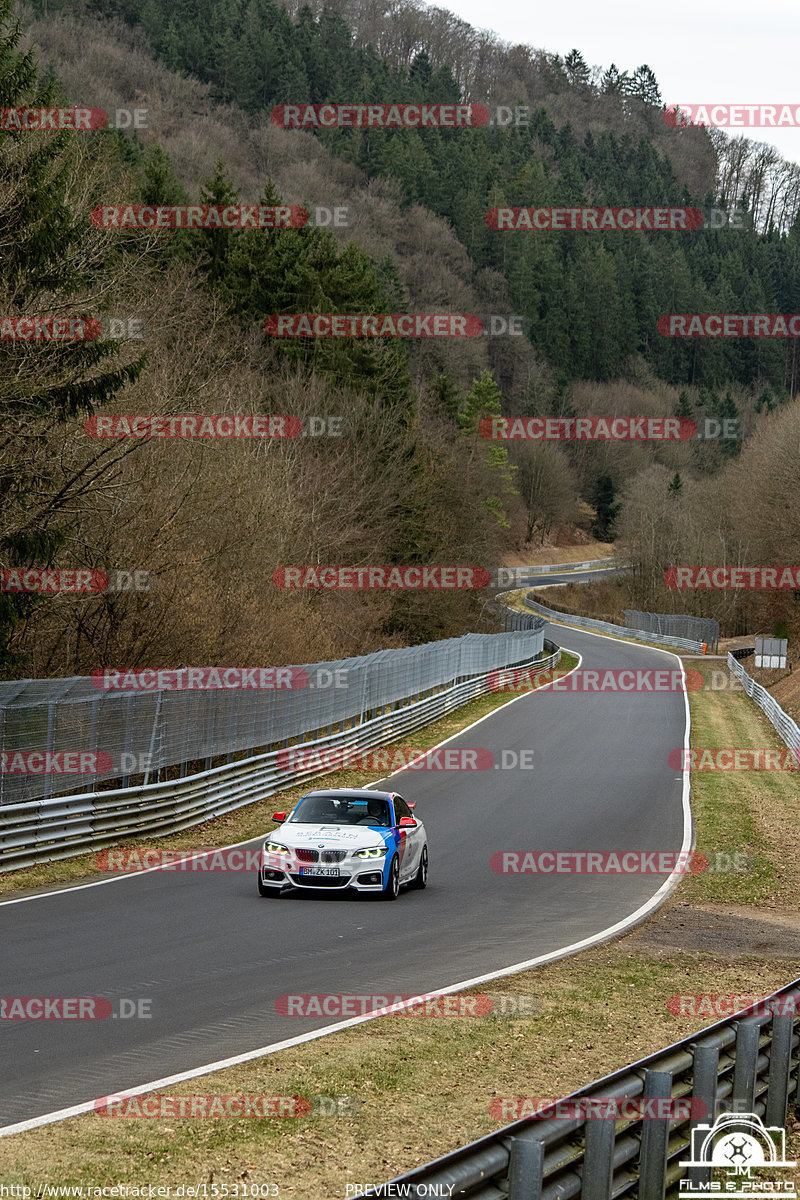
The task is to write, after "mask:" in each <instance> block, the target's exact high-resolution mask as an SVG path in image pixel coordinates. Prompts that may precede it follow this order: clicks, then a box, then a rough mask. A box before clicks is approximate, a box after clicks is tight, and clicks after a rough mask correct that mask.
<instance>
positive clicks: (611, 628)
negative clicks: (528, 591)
mask: <svg viewBox="0 0 800 1200" xmlns="http://www.w3.org/2000/svg"><path fill="white" fill-rule="evenodd" d="M525 607H526V608H529V609H530V610H531V611H532V612H534V613H536V614H537V615H538V616H540V617H546V618H547V619H548V620H549V621H561V622H562V624H564V625H575V626H576V627H577V628H578V629H590V630H592V631H593V632H596V633H610V634H611V635H612V636H615V637H625V638H633V639H634V641H637V642H660V643H661V644H662V645H663V646H674V647H675V648H676V649H678V650H702V648H703V643H702V642H701V641H699V640H698V639H696V638H682V637H673V636H672V635H671V634H667V633H650V632H648V631H647V630H644V629H634V628H633V627H631V626H628V625H612V624H611V623H610V622H609V621H601V620H599V619H598V618H596V617H579V616H576V615H575V614H574V613H567V612H558V611H557V610H556V609H554V608H547V607H546V605H544V604H539V602H538V601H536V600H530V599H529V598H528V597H527V596H526V597H525Z"/></svg>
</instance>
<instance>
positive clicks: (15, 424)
mask: <svg viewBox="0 0 800 1200" xmlns="http://www.w3.org/2000/svg"><path fill="white" fill-rule="evenodd" d="M19 39H20V23H19V21H18V20H16V19H15V18H14V17H13V0H0V107H39V106H41V107H48V105H52V104H53V102H54V100H55V99H56V93H55V88H54V87H53V86H52V85H51V86H50V87H49V88H47V89H43V88H41V87H40V86H39V85H38V83H37V71H36V64H35V61H34V56H33V52H32V51H31V50H27V51H26V52H24V53H21V52H20V51H19V50H18V49H17V47H18V44H19ZM81 138H84V139H85V138H86V135H85V134H74V133H70V132H67V131H63V132H57V133H52V134H49V133H40V134H37V135H34V136H32V135H31V134H29V133H15V132H3V133H0V195H1V196H2V211H0V223H2V230H3V238H2V240H3V255H2V258H0V288H1V289H2V293H3V296H4V306H3V307H4V315H5V316H6V317H8V318H12V319H13V318H16V317H25V318H27V317H31V316H47V315H49V314H50V313H53V314H57V315H58V316H67V315H71V316H74V317H76V318H81V317H83V318H90V317H96V316H98V315H99V314H98V313H97V311H96V310H95V311H89V312H86V311H81V310H82V308H83V307H84V305H86V304H87V303H88V299H89V298H90V297H92V296H93V295H95V294H97V293H102V292H109V291H112V290H113V281H114V269H113V268H114V260H115V256H116V255H117V254H118V251H117V250H116V248H115V247H113V246H111V247H107V246H105V242H104V235H102V234H101V233H100V231H98V230H96V229H93V228H92V227H91V225H89V224H88V222H87V219H86V212H85V197H86V190H85V188H86V187H87V185H88V188H89V189H91V188H92V186H93V181H91V182H90V179H91V177H90V171H91V170H92V163H91V156H92V153H97V154H98V155H100V156H102V155H103V154H105V153H106V152H107V150H112V152H113V144H114V143H113V141H111V140H105V141H100V142H97V143H96V144H95V146H94V148H92V147H91V146H90V147H89V149H88V154H87V148H86V146H85V142H84V144H83V145H80V146H79V139H81ZM122 353H123V351H122V347H121V343H120V342H114V341H104V340H97V339H86V340H77V341H68V340H64V341H60V340H54V341H17V340H14V339H13V338H12V339H8V338H4V339H3V340H1V341H0V559H2V560H4V561H5V562H6V563H7V564H11V565H30V564H32V563H39V564H44V565H47V564H48V563H49V561H50V560H51V557H52V555H53V553H54V552H55V550H56V549H57V547H58V546H59V545H60V544H61V543H62V542H63V540H64V537H65V532H66V530H67V528H68V520H69V518H68V517H67V516H66V513H67V512H68V511H69V506H70V501H71V499H73V497H74V492H73V490H72V489H73V487H74V483H73V481H72V480H70V479H67V480H64V478H63V475H61V476H59V471H60V469H61V468H60V467H59V466H54V465H53V464H52V463H51V462H50V461H49V460H48V459H47V457H46V447H45V439H46V434H47V431H48V430H49V429H51V428H52V427H53V426H58V425H59V424H63V423H65V422H66V421H67V420H69V419H72V418H74V417H76V416H78V415H87V416H88V415H91V413H93V412H94V410H95V409H96V408H99V407H101V406H102V405H103V404H105V403H106V402H107V401H109V400H112V399H113V398H114V396H115V394H116V393H117V392H118V391H119V390H120V389H121V388H122V387H123V386H124V384H125V383H127V382H131V381H133V380H135V379H136V378H138V376H139V375H140V373H141V371H142V369H143V366H144V361H145V360H144V356H142V357H140V358H139V359H136V360H134V361H128V362H127V364H126V365H121V364H120V362H119V361H118V360H119V359H120V357H121V354H122ZM126 357H130V356H129V355H126ZM51 472H52V474H53V475H56V476H59V479H60V483H59V486H58V487H56V486H53V488H52V490H48V483H49V482H50V473H51ZM31 603H34V601H32V599H31V598H26V597H25V596H15V595H13V594H8V593H2V594H0V659H2V658H3V657H4V656H5V655H6V650H7V646H8V641H9V637H10V632H11V629H12V627H13V625H14V623H15V621H16V620H17V618H18V617H19V615H20V613H21V612H23V611H25V610H26V608H27V607H29V606H30V605H31Z"/></svg>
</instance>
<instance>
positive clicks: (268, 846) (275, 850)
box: [264, 842, 292, 854]
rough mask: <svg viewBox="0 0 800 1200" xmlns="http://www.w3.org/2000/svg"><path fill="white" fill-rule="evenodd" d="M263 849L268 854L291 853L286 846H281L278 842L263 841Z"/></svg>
mask: <svg viewBox="0 0 800 1200" xmlns="http://www.w3.org/2000/svg"><path fill="white" fill-rule="evenodd" d="M264 849H265V850H266V851H267V852H268V853H269V854H291V853H292V852H291V850H290V849H289V848H288V847H287V846H282V845H281V844H280V842H265V843H264Z"/></svg>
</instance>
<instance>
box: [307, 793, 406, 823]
mask: <svg viewBox="0 0 800 1200" xmlns="http://www.w3.org/2000/svg"><path fill="white" fill-rule="evenodd" d="M288 824H298V825H364V826H371V827H373V828H377V829H390V828H391V824H392V813H391V808H390V806H389V803H388V801H387V800H376V799H364V800H361V799H355V798H351V797H348V796H306V798H305V799H304V800H301V801H300V803H299V804H298V806H297V808H296V809H295V810H294V812H293V813H292V815H291V816H290V817H289V821H288Z"/></svg>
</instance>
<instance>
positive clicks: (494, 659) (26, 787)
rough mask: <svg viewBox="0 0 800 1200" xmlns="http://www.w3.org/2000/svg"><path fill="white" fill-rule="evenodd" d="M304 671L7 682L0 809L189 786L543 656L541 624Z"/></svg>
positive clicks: (531, 621) (1, 717)
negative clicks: (71, 796) (200, 777)
mask: <svg viewBox="0 0 800 1200" xmlns="http://www.w3.org/2000/svg"><path fill="white" fill-rule="evenodd" d="M518 616H519V617H520V618H521V619H520V621H519V622H518V623H517V622H516V620H515V619H513V618H512V619H511V624H512V626H513V628H511V629H510V630H509V631H508V632H504V633H499V634H476V633H470V634H466V635H464V636H463V637H460V638H449V639H446V640H444V641H440V642H430V643H428V644H426V645H422V646H411V647H407V648H402V649H397V650H379V651H376V652H375V653H373V654H366V655H361V656H360V657H357V658H346V659H340V660H337V661H331V662H324V663H311V664H305V665H303V666H300V667H283V668H264V669H260V668H255V669H241V668H230V669H219V670H217V669H214V668H188V667H186V668H180V669H178V670H176V671H162V672H158V671H140V672H136V673H134V672H118V671H109V672H96V673H95V674H94V675H92V676H88V677H87V676H76V677H73V678H70V679H36V680H19V681H15V682H9V683H0V752H2V771H0V805H3V804H13V803H19V802H23V801H28V800H33V799H36V798H39V797H41V798H44V799H46V798H48V797H50V796H53V795H63V794H67V793H69V792H75V791H77V790H79V791H81V792H86V791H87V790H89V791H91V790H94V789H95V788H96V787H97V785H98V784H103V783H105V784H108V783H109V781H112V780H115V781H121V786H122V787H123V788H124V787H127V786H129V784H130V781H131V779H132V778H137V779H141V780H142V781H143V782H144V783H145V784H146V783H148V782H150V781H154V780H155V781H157V780H158V779H159V778H160V777H161V776H162V773H163V772H165V771H168V770H170V769H171V770H174V771H175V773H176V774H179V775H180V776H181V777H183V776H185V775H186V774H188V773H189V772H190V770H191V771H197V770H203V769H205V770H209V769H210V768H211V767H212V765H218V764H219V762H225V761H227V762H230V761H232V759H233V757H234V756H235V755H240V754H244V755H254V754H256V753H258V752H260V751H261V752H267V751H269V750H271V749H274V748H278V747H280V746H282V745H286V744H288V743H289V742H290V741H292V740H299V741H307V740H313V739H314V737H315V736H317V735H322V734H323V733H325V732H328V733H332V732H334V731H335V730H336V729H338V730H340V731H342V730H344V729H345V728H346V727H351V726H353V725H357V724H360V723H363V722H365V721H368V720H370V719H371V718H372V717H375V716H377V715H379V713H380V712H382V711H386V710H387V709H392V708H395V707H399V706H402V705H405V704H409V703H411V702H413V701H414V700H415V699H418V698H419V697H421V696H423V695H425V694H428V693H431V692H432V691H433V690H434V689H439V688H442V687H448V686H452V685H453V684H455V683H457V682H459V681H462V680H465V679H469V678H473V677H476V676H479V675H482V674H485V673H486V672H488V671H491V670H493V669H495V668H499V667H505V666H510V665H512V664H513V663H515V662H520V661H523V660H530V659H532V658H535V657H536V656H537V655H538V654H540V653H541V651H542V645H543V640H544V635H543V632H542V630H543V628H544V624H545V623H544V621H542V620H541V619H537V618H532V617H530V616H527V615H525V614H518Z"/></svg>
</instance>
